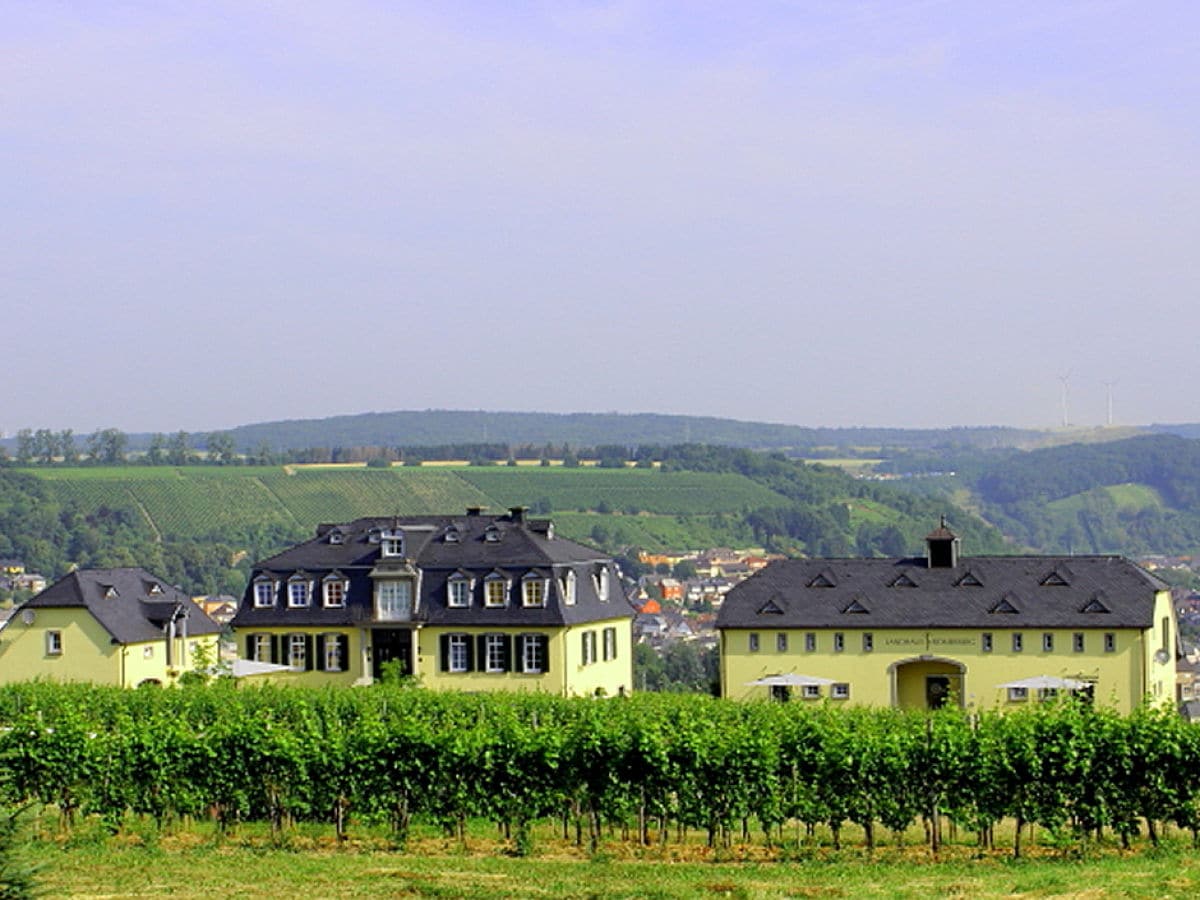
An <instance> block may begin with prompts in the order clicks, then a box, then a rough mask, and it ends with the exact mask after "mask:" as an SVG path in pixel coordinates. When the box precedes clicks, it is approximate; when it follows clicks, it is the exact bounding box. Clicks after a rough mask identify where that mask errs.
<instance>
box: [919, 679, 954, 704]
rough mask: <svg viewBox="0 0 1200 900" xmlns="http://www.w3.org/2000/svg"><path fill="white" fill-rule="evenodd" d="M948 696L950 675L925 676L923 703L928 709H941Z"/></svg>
mask: <svg viewBox="0 0 1200 900" xmlns="http://www.w3.org/2000/svg"><path fill="white" fill-rule="evenodd" d="M949 698H950V677H949V676H948V675H926V676H925V705H926V706H927V707H928V708H929V709H941V708H942V707H943V706H945V705H946V701H947V700H948V699H949Z"/></svg>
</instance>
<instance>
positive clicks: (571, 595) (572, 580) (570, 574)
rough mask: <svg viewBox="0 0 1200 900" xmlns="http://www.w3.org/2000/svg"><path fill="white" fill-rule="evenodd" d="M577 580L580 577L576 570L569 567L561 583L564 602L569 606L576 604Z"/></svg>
mask: <svg viewBox="0 0 1200 900" xmlns="http://www.w3.org/2000/svg"><path fill="white" fill-rule="evenodd" d="M577 580H578V579H577V577H576V575H575V572H574V571H572V570H570V569H568V570H567V573H566V574H565V575H563V577H562V581H561V583H562V593H563V603H565V604H566V605H567V606H574V605H575V587H576V582H577Z"/></svg>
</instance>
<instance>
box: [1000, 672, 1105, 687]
mask: <svg viewBox="0 0 1200 900" xmlns="http://www.w3.org/2000/svg"><path fill="white" fill-rule="evenodd" d="M996 687H998V688H1026V689H1027V690H1047V689H1054V690H1063V691H1078V690H1080V689H1081V688H1085V687H1087V682H1086V681H1079V680H1078V679H1075V678H1059V677H1058V676H1056V675H1031V676H1030V677H1028V678H1018V679H1017V680H1016V681H1006V682H1004V684H998V685H996Z"/></svg>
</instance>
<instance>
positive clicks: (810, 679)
mask: <svg viewBox="0 0 1200 900" xmlns="http://www.w3.org/2000/svg"><path fill="white" fill-rule="evenodd" d="M833 683H834V680H833V679H832V678H821V677H819V676H817V675H797V674H795V673H794V672H787V673H785V674H783V675H767V676H766V677H764V678H759V679H758V680H757V681H748V682H746V685H747V686H748V687H749V686H762V687H809V686H812V685H822V684H833Z"/></svg>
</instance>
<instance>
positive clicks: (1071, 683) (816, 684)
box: [717, 522, 1178, 712]
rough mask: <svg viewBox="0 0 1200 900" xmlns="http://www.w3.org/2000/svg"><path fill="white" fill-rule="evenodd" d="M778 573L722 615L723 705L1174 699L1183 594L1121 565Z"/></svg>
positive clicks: (826, 567) (937, 547) (734, 599)
mask: <svg viewBox="0 0 1200 900" xmlns="http://www.w3.org/2000/svg"><path fill="white" fill-rule="evenodd" d="M926 545H927V552H926V555H925V556H924V557H923V558H921V557H918V558H906V559H793V560H781V561H777V562H773V563H771V564H770V565H769V566H768V567H767V568H765V569H764V570H762V571H761V572H759V573H757V574H756V575H754V576H752V577H750V578H748V579H747V580H745V581H744V582H742V583H741V584H739V585H738V586H737V587H735V588H734V589H733V590H732V591H730V592H729V594H728V595H727V596H726V599H725V603H724V605H723V606H722V608H721V611H720V613H719V615H718V617H717V628H718V630H719V632H720V637H721V651H720V652H721V690H722V695H723V696H726V697H731V698H735V699H755V698H763V699H765V698H770V697H773V698H775V699H797V700H804V699H807V700H821V699H828V700H830V701H833V702H845V703H854V704H864V705H874V706H899V707H906V708H935V707H938V706H941V705H943V704H944V703H947V702H950V703H958V704H961V705H964V706H975V707H992V706H997V705H999V706H1002V707H1015V706H1018V705H1020V704H1024V703H1028V702H1031V701H1036V700H1038V699H1047V698H1049V697H1053V696H1056V695H1057V694H1059V693H1061V692H1063V691H1074V692H1076V693H1079V694H1083V695H1086V696H1089V697H1090V698H1092V699H1093V700H1094V702H1096V703H1098V704H1105V705H1111V706H1113V707H1115V708H1116V709H1118V710H1121V711H1125V712H1127V711H1129V710H1131V709H1132V708H1133V707H1135V706H1137V705H1138V704H1139V703H1141V702H1143V700H1145V699H1149V700H1150V701H1151V702H1160V703H1166V702H1171V701H1173V700H1174V694H1175V680H1176V678H1175V661H1176V658H1177V655H1178V654H1177V652H1176V648H1177V638H1178V633H1177V630H1176V625H1175V618H1174V612H1173V609H1172V605H1171V602H1170V592H1169V589H1168V586H1167V585H1166V584H1165V583H1164V582H1163V581H1161V580H1160V579H1158V578H1156V577H1155V576H1153V575H1151V574H1150V573H1149V572H1147V571H1145V570H1144V569H1142V568H1141V567H1140V566H1138V565H1136V564H1135V563H1133V562H1131V561H1129V560H1127V559H1124V558H1122V557H1118V556H1064V557H1047V556H980V557H964V556H962V555H961V554H960V541H959V538H958V537H957V536H956V535H955V534H954V533H953V532H951V531H950V529H948V528H947V527H946V525H945V522H943V523H942V525H941V527H939V528H938V529H936V530H935V531H934V532H933V533H932V534H930V535H929V536H928V538H927V539H926Z"/></svg>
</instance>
